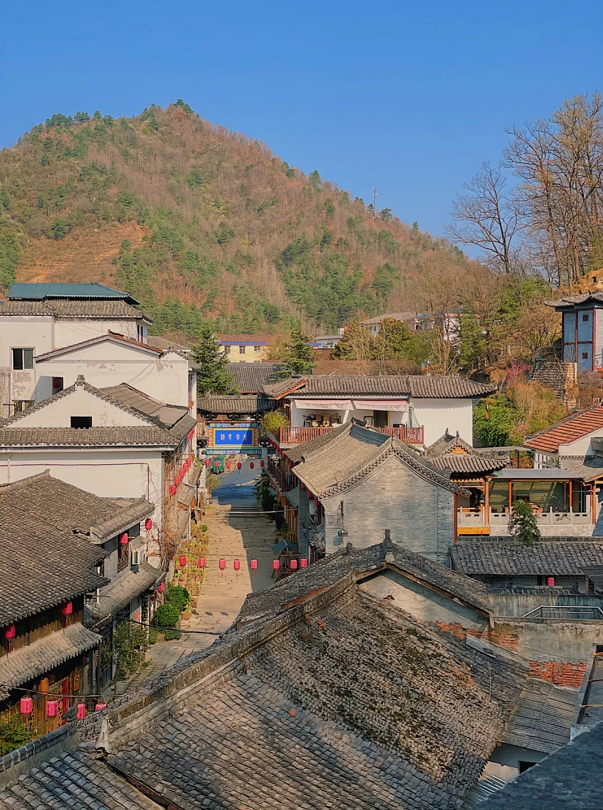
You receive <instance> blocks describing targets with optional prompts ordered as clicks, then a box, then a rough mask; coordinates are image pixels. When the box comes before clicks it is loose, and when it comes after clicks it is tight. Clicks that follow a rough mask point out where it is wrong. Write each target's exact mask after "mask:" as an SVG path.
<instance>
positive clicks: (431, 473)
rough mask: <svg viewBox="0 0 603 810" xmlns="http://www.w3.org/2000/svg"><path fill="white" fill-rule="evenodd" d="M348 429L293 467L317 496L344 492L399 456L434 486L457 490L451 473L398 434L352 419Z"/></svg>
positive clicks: (339, 432) (322, 496) (347, 426)
mask: <svg viewBox="0 0 603 810" xmlns="http://www.w3.org/2000/svg"><path fill="white" fill-rule="evenodd" d="M345 428H346V429H342V430H340V431H338V433H337V435H336V436H335V437H334V438H333V439H332V440H331V441H330V442H327V443H323V444H322V446H320V447H316V446H315V449H314V451H312V452H311V453H309V454H308V455H307V456H304V459H303V460H302V461H301V463H300V464H298V465H297V466H295V467H294V468H293V473H294V475H296V476H297V478H299V480H300V481H302V482H303V483H304V484H305V485H306V486H307V487H308V489H309V490H310V491H311V492H313V493H314V494H316V495H317V496H318V497H320V498H325V497H330V496H331V495H335V494H337V493H338V492H341V491H343V490H344V489H346V488H347V487H348V486H350V485H351V484H353V483H357V482H358V481H359V480H361V478H363V477H364V476H365V475H367V474H369V473H370V472H372V471H373V470H374V469H376V468H377V467H379V466H381V465H382V464H383V463H385V462H386V461H387V460H388V459H389V458H390V457H391V456H396V457H397V458H398V459H399V460H400V461H401V462H402V463H403V464H404V465H405V466H407V467H409V468H410V469H412V470H413V472H415V473H416V474H417V475H420V476H421V477H423V478H427V479H428V480H430V481H431V482H432V483H434V484H435V485H437V486H440V487H443V488H444V489H448V490H449V491H451V492H456V491H458V486H456V485H455V484H454V483H452V482H451V481H450V476H449V475H446V474H445V473H444V472H442V471H441V470H438V469H436V468H435V467H434V466H433V465H432V464H431V463H430V462H429V461H427V460H426V459H425V458H424V457H423V456H421V455H419V454H418V453H416V452H415V451H414V450H410V449H409V448H408V447H407V446H406V445H405V444H404V442H401V441H400V440H399V439H397V438H396V437H395V436H387V435H386V434H384V433H379V432H378V431H375V430H370V429H369V428H365V427H362V426H361V425H359V424H358V423H356V422H350V423H349V424H348V425H346V426H345Z"/></svg>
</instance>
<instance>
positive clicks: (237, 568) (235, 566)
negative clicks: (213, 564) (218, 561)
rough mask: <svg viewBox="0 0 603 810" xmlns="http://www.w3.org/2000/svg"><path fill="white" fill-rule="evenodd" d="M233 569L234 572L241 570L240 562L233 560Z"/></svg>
mask: <svg viewBox="0 0 603 810" xmlns="http://www.w3.org/2000/svg"><path fill="white" fill-rule="evenodd" d="M233 567H234V570H235V571H240V570H241V560H234V561H233Z"/></svg>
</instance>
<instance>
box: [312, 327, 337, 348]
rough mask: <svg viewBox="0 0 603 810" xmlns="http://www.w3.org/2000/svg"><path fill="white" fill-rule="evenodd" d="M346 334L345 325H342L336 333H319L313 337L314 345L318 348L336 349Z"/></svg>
mask: <svg viewBox="0 0 603 810" xmlns="http://www.w3.org/2000/svg"><path fill="white" fill-rule="evenodd" d="M344 335H345V327H341V328H340V329H338V330H337V333H336V334H334V335H317V336H316V337H315V338H313V340H312V345H313V346H316V348H317V349H334V348H335V346H337V344H338V343H339V341H340V340H341V338H342V337H343V336H344Z"/></svg>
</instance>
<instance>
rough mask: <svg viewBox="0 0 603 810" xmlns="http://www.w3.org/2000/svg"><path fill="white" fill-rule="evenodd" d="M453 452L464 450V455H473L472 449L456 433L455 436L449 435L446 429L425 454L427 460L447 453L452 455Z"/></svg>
mask: <svg viewBox="0 0 603 810" xmlns="http://www.w3.org/2000/svg"><path fill="white" fill-rule="evenodd" d="M453 450H464V451H465V453H473V447H472V446H471V445H470V444H469V443H468V442H466V441H465V440H464V439H461V437H460V435H459V433H458V431H457V433H456V434H453V433H449V432H448V428H446V431H445V433H444V435H443V436H440V438H439V439H437V440H436V441H435V442H434V443H433V444H430V445H429V447H428V448H427V449H426V451H425V453H426V455H427V457H428V458H437V456H443V455H445V454H447V453H452V451H453Z"/></svg>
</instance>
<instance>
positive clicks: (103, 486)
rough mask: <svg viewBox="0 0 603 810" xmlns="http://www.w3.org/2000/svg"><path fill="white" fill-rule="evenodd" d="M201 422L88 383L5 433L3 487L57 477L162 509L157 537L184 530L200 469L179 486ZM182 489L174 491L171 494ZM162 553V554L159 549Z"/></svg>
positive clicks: (0, 444)
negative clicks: (184, 506) (185, 506)
mask: <svg viewBox="0 0 603 810" xmlns="http://www.w3.org/2000/svg"><path fill="white" fill-rule="evenodd" d="M195 431H196V420H195V418H194V417H193V416H191V415H190V413H189V410H188V408H186V407H184V406H175V405H166V404H165V403H164V402H161V401H158V400H156V399H153V398H151V397H149V396H148V395H146V394H143V393H142V392H140V391H137V390H136V389H134V388H132V387H131V386H127V385H117V386H113V387H111V388H108V389H106V390H104V391H103V390H100V389H98V388H95V387H93V386H91V385H89V384H88V383H87V382H86V381H85V380H84V378H83V377H80V378H78V379H77V380H76V381H75V383H74V384H73V385H72V386H70V387H68V388H65V389H64V390H63V391H61V392H60V393H57V394H54V395H53V396H51V397H49V398H48V399H45V400H44V401H42V402H40V403H39V404H37V405H34V406H32V407H30V408H28V409H27V410H24V411H22V412H20V413H18V414H16V415H15V416H13V417H11V418H10V419H7V420H5V421H4V422H3V424H2V426H1V427H0V483H2V484H4V483H11V482H13V481H18V480H21V479H22V478H26V477H28V476H31V475H34V474H36V473H41V472H44V471H46V470H50V473H51V475H53V476H54V477H56V478H60V479H61V480H62V481H65V482H66V483H68V484H72V485H73V486H77V487H79V488H81V489H85V490H87V491H88V492H92V493H94V494H95V495H99V496H101V497H122V498H144V499H145V500H146V501H150V502H151V503H153V504H154V505H155V509H156V511H155V526H154V528H153V532H154V538H155V539H160V538H161V536H165V535H166V534H167V533H168V532H169V533H171V534H172V535H175V534H176V533H177V532H178V531H180V528H179V527H180V524H181V523H182V520H181V515H182V514H183V513H184V511H185V510H184V509H182V508H181V504H183V503H184V504H186V503H187V502H188V504H189V506H190V503H191V500H192V497H193V495H194V470H195V467H194V466H192V467H191V470H190V472H189V471H188V470H187V471H186V473H185V474H184V475H183V477H182V480H179V481H175V478H176V475H177V474H178V472H179V471H180V470H181V469H182V467H183V465H184V464H185V462H186V459H187V458H192V457H194V453H195V449H196V436H195ZM174 486H175V487H176V489H175V491H173V492H172V491H171V489H170V488H171V487H174ZM156 553H157V549H156Z"/></svg>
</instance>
